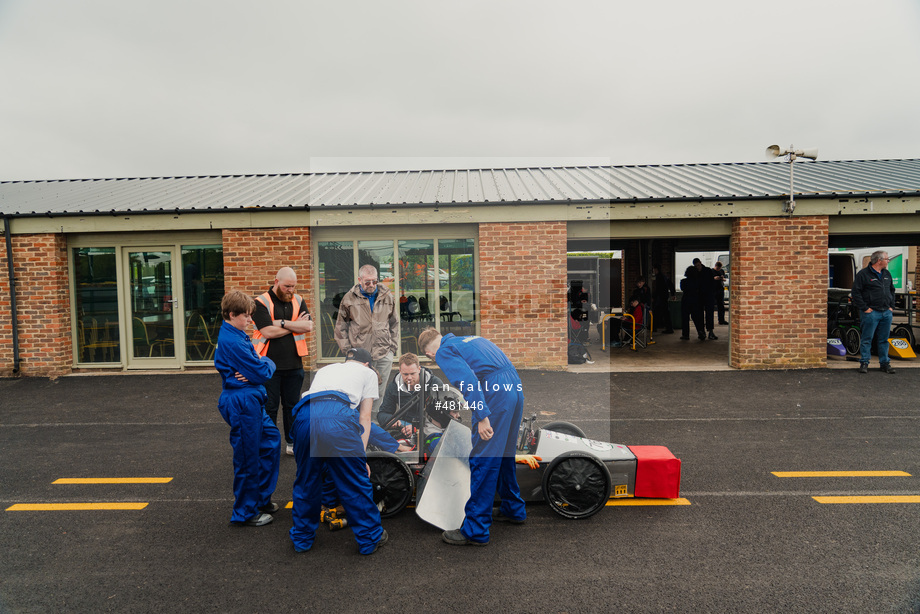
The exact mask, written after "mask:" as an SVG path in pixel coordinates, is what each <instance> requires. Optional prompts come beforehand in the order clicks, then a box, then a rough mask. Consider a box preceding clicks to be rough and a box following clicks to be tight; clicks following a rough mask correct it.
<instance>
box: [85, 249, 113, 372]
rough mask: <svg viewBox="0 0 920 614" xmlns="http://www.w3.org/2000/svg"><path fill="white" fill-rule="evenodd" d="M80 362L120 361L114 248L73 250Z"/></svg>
mask: <svg viewBox="0 0 920 614" xmlns="http://www.w3.org/2000/svg"><path fill="white" fill-rule="evenodd" d="M73 264H74V290H75V303H76V310H77V362H119V361H120V360H121V354H120V352H119V347H118V346H119V344H118V290H117V281H116V273H115V248H114V247H80V248H76V249H74V250H73Z"/></svg>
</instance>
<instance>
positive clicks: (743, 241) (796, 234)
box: [729, 216, 828, 369]
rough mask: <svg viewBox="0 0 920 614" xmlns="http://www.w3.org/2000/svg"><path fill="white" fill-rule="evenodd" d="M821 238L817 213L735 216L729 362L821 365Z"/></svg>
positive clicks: (824, 226)
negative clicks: (767, 216) (778, 215)
mask: <svg viewBox="0 0 920 614" xmlns="http://www.w3.org/2000/svg"><path fill="white" fill-rule="evenodd" d="M827 236H828V220H827V217H822V216H816V217H782V218H739V219H736V220H734V222H733V223H732V237H731V270H732V283H731V307H730V309H731V311H730V321H731V351H730V355H729V364H730V365H731V366H732V367H736V368H741V369H791V368H812V367H821V366H826V364H827V355H826V353H827V348H826V343H827ZM742 331H743V332H742Z"/></svg>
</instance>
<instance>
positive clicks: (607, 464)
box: [367, 391, 680, 530]
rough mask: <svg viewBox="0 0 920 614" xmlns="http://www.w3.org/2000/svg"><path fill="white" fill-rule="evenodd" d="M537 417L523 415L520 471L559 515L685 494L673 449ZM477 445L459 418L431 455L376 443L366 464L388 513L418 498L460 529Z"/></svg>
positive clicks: (445, 524)
mask: <svg viewBox="0 0 920 614" xmlns="http://www.w3.org/2000/svg"><path fill="white" fill-rule="evenodd" d="M452 392H453V391H452ZM432 396H433V397H437V396H438V395H437V393H435V394H433V395H432ZM442 398H443V395H442ZM419 405H422V403H417V404H416V406H419ZM411 409H412V408H405V409H403V408H400V410H399V411H397V412H396V413H395V414H394V415H393V416H392V418H391V419H390V420H389V422H388V425H387V426H392V425H393V424H394V423H396V422H397V421H399V420H404V419H405V418H406V417H407V414H409V413H410V411H411ZM411 413H413V414H416V415H413V416H412V422H413V425H416V424H417V425H418V426H421V425H422V423H423V421H424V416H423V415H421V412H419V411H416V412H411ZM467 415H468V414H467ZM535 423H536V415H533V416H532V417H530V418H526V419H524V420H523V421H522V424H521V428H520V431H519V437H518V443H517V450H516V453H517V455H519V456H518V459H519V462H518V463H517V464H516V465H515V466H516V468H517V473H516V475H517V480H518V485H519V486H520V489H521V496H522V497H523V499H524V500H525V501H527V502H534V501H546V502H547V503H548V504H549V506H550V508H551V509H552V510H553V511H554V512H556V513H557V514H559V515H560V516H563V517H565V518H571V519H583V518H588V517H590V516H593V515H594V514H596V513H597V512H598V511H600V510H601V509H602V508H603V507H604V506H605V505H606V504H607V501H608V500H609V499H610V498H622V497H633V496H641V497H656V498H677V497H678V496H679V495H678V492H679V486H680V460H679V459H676V458H674V456H673V455H672V454H671V453H670V452H669V451H668V450H667V448H664V447H661V446H639V447H636V446H634V447H632V448H630V447H628V446H625V445H621V444H614V443H607V442H601V441H594V440H591V439H587V438H586V437H585V434H584V432H583V431H582V430H581V429H580V428H578V427H577V426H576V425H574V424H571V423H568V422H551V423H549V424H547V425H546V426H544V427H543V428H536V424H535ZM419 432H421V431H419V430H416V437H417V434H418V433H419ZM471 449H472V442H471V430H470V428H469V427H468V426H466V425H464V424H462V423H461V422H460V421H457V420H452V421H450V423H449V424H448V425H447V428H445V429H444V432H443V434H442V436H441V439H440V442H439V443H438V445H437V447H436V448H435V449H434V452H433V454H432V455H430V456H426V455H425V454H424V453H423V451H421V450H419V447H418V446H415V448H414V449H413V450H412V451H410V452H398V453H395V454H393V453H388V452H384V451H380V450H376V451H374V450H369V451H368V454H367V463H368V466H369V467H370V470H371V484H372V487H373V489H374V501H375V502H376V503H377V504H378V507H379V508H380V510H381V513H380V515H381V517H383V518H388V517H391V516H393V515H395V514H398V513H399V512H401V511H402V510H403V509H405V507H406V506H407V505H409V504H410V503H411V502H412V500H413V497H414V498H415V502H416V514H417V515H418V516H419V517H420V518H422V519H423V520H425V521H426V522H429V523H431V524H434V525H435V526H438V527H440V528H443V529H445V530H450V529H456V528H459V526H460V525H461V524H462V522H463V508H464V505H465V503H466V500H467V499H468V498H469V494H470V474H469V455H470V451H471ZM535 457H539V459H540V460H536V458H535Z"/></svg>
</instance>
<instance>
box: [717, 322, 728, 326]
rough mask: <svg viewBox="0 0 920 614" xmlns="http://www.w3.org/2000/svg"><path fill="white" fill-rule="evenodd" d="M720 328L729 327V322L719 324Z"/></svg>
mask: <svg viewBox="0 0 920 614" xmlns="http://www.w3.org/2000/svg"><path fill="white" fill-rule="evenodd" d="M719 326H728V322H719Z"/></svg>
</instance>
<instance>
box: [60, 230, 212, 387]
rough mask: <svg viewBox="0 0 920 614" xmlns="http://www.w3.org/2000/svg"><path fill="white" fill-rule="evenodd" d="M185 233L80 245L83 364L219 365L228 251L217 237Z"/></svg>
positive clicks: (77, 348) (78, 333) (77, 311)
mask: <svg viewBox="0 0 920 614" xmlns="http://www.w3.org/2000/svg"><path fill="white" fill-rule="evenodd" d="M180 234H181V233H177V234H176V235H175V238H174V240H173V241H169V240H167V241H164V238H167V239H168V237H164V236H163V234H162V233H135V234H131V235H127V234H125V235H122V236H119V237H115V238H114V239H113V235H102V234H100V235H85V236H82V237H78V238H76V239H73V240H72V243H71V246H70V250H69V251H70V256H71V261H72V271H73V297H74V299H73V326H74V329H73V335H74V339H75V343H74V360H75V362H76V363H77V364H78V365H105V366H112V367H127V368H129V369H130V368H178V367H180V366H181V365H183V364H186V363H195V362H210V361H211V360H213V356H214V350H215V348H216V344H217V331H218V329H219V327H220V325H221V321H222V320H221V315H220V301H221V298H222V297H223V294H224V264H223V248H222V246H221V245H220V242H219V235H218V236H215V233H188V234H185V235H184V236H180ZM215 239H217V241H215Z"/></svg>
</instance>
